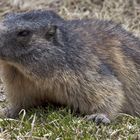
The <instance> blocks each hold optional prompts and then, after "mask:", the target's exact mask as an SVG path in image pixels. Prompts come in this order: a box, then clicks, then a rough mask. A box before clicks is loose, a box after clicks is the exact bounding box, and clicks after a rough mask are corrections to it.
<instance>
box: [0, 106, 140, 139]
mask: <svg viewBox="0 0 140 140" xmlns="http://www.w3.org/2000/svg"><path fill="white" fill-rule="evenodd" d="M0 128H1V136H2V138H5V139H6V140H7V139H21V140H24V139H25V140H26V139H27V140H30V139H31V140H32V139H35V140H41V139H42V140H46V139H49V140H107V139H112V140H118V139H122V140H134V139H135V140H138V139H140V119H138V118H133V117H131V116H128V115H121V116H118V117H117V118H116V120H115V121H114V122H112V123H111V124H110V125H108V126H104V125H102V124H101V125H98V126H97V125H96V124H95V123H94V122H91V121H90V122H87V121H85V120H84V119H83V117H78V116H76V115H74V114H73V113H71V111H70V110H69V109H66V108H54V107H52V106H51V107H47V108H45V109H44V108H37V109H33V110H30V111H29V112H28V113H25V111H22V112H21V115H20V117H19V119H16V120H14V119H4V120H3V119H1V120H0ZM0 138H1V137H0Z"/></svg>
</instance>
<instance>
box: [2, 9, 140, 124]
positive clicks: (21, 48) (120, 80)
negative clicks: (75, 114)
mask: <svg viewBox="0 0 140 140" xmlns="http://www.w3.org/2000/svg"><path fill="white" fill-rule="evenodd" d="M1 26H3V28H1V29H0V39H1V44H0V48H1V49H0V59H1V61H2V64H3V69H4V71H3V75H4V78H3V79H4V82H5V84H6V85H7V90H8V99H9V101H10V102H11V104H12V107H11V109H10V113H8V115H9V116H10V117H13V116H15V115H16V114H17V112H19V110H20V109H22V108H25V109H26V108H29V107H32V106H38V105H42V104H44V103H46V102H51V103H54V104H60V105H65V106H69V107H72V108H73V109H74V110H75V111H79V112H81V113H82V114H89V115H91V114H94V115H91V116H89V117H88V119H95V121H97V122H98V121H102V122H104V123H108V122H109V119H108V118H110V119H112V118H113V117H114V116H115V115H116V114H117V113H119V112H125V113H129V114H132V115H139V113H140V105H139V104H140V92H139V91H140V82H139V81H140V69H139V68H140V61H139V59H140V58H139V56H140V45H139V44H140V41H139V39H138V38H136V37H134V36H133V35H132V34H131V33H129V32H127V31H125V30H124V29H123V28H122V27H121V26H120V25H117V24H115V23H113V22H111V21H103V20H96V19H94V20H73V21H65V20H64V19H62V18H60V17H59V16H58V15H57V14H55V13H54V12H51V11H31V12H27V13H19V14H11V15H9V16H7V17H6V18H5V20H4V21H3V22H2V23H1ZM19 93H20V94H19ZM29 101H30V102H29ZM31 101H32V102H31ZM101 118H102V119H101Z"/></svg>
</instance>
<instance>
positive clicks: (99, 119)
mask: <svg viewBox="0 0 140 140" xmlns="http://www.w3.org/2000/svg"><path fill="white" fill-rule="evenodd" d="M85 119H86V120H88V121H94V122H95V123H96V124H100V123H103V124H105V125H107V124H110V122H111V121H110V119H108V118H107V116H106V115H105V114H92V115H87V116H85Z"/></svg>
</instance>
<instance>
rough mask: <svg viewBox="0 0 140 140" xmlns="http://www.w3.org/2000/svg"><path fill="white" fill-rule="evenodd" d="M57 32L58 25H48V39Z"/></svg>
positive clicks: (46, 35)
mask: <svg viewBox="0 0 140 140" xmlns="http://www.w3.org/2000/svg"><path fill="white" fill-rule="evenodd" d="M56 32H57V26H56V25H50V24H49V25H48V27H47V30H46V34H45V37H46V39H50V38H52V37H53V36H54V35H55V34H56Z"/></svg>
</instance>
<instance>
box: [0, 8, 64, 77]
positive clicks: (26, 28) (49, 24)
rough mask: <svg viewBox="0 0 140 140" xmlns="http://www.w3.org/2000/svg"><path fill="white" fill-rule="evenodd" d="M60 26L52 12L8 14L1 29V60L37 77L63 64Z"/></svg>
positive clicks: (60, 22)
mask: <svg viewBox="0 0 140 140" xmlns="http://www.w3.org/2000/svg"><path fill="white" fill-rule="evenodd" d="M63 23H64V20H63V19H62V18H60V17H59V16H58V15H57V14H55V13H54V12H52V11H41V10H37V11H30V12H25V13H12V14H8V15H7V16H5V18H4V20H3V21H2V23H1V26H0V59H1V60H3V61H5V62H8V63H10V64H12V65H14V66H17V67H18V66H21V67H23V68H25V69H28V71H31V72H33V73H35V74H36V75H39V74H46V73H47V74H48V73H49V72H50V71H53V70H54V69H55V68H54V67H56V66H58V65H60V66H61V65H64V63H65V62H64V61H65V60H64V55H65V54H64V50H63V49H64V47H63V45H64V42H63V40H64V37H65V34H64V33H65V32H64V33H63V31H62V30H63V29H62V27H61V25H62V24H63ZM63 25H64V24H63Z"/></svg>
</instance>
